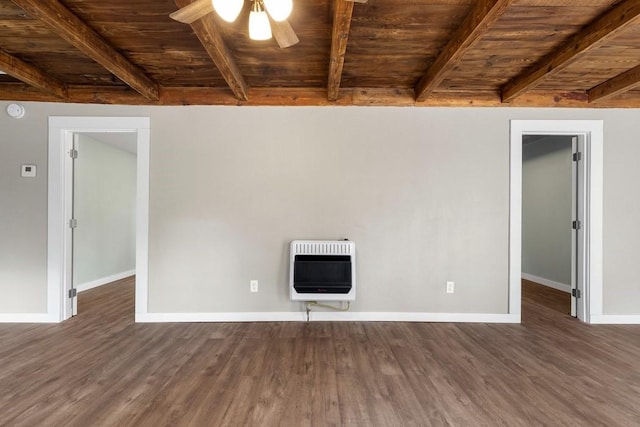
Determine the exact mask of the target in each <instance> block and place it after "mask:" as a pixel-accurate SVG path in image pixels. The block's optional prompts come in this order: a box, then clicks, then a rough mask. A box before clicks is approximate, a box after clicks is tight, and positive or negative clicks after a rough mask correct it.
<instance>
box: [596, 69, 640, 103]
mask: <svg viewBox="0 0 640 427" xmlns="http://www.w3.org/2000/svg"><path fill="white" fill-rule="evenodd" d="M638 87H640V65H639V66H637V67H635V68H632V69H630V70H629V71H625V72H624V73H622V74H620V75H618V76H616V77H614V78H612V79H609V80H607V81H606V82H604V83H600V84H599V85H597V86H595V87H593V88H591V89H589V90H588V91H587V95H588V96H589V102H598V103H599V102H601V101H603V100H605V99H609V98H612V97H614V96H617V95H620V94H622V93H625V92H628V91H630V90H632V89H637V88H638Z"/></svg>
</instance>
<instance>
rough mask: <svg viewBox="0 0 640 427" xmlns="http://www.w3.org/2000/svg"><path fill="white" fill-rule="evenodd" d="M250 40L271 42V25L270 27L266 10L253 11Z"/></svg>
mask: <svg viewBox="0 0 640 427" xmlns="http://www.w3.org/2000/svg"><path fill="white" fill-rule="evenodd" d="M249 38H250V39H251V40H269V39H270V38H271V25H269V17H268V16H267V12H265V11H264V10H261V11H254V10H252V11H251V13H250V14H249Z"/></svg>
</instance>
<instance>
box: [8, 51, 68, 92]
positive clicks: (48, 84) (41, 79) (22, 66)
mask: <svg viewBox="0 0 640 427" xmlns="http://www.w3.org/2000/svg"><path fill="white" fill-rule="evenodd" d="M0 70H2V71H4V72H5V73H7V74H8V75H10V76H12V77H14V78H16V79H18V80H20V81H21V82H24V83H26V84H28V85H30V86H33V87H35V88H38V89H40V90H43V91H45V92H48V93H50V94H53V95H55V96H56V97H58V98H61V99H66V98H67V87H66V86H65V84H64V83H63V82H62V81H60V80H58V79H56V78H54V77H51V76H49V75H47V74H46V73H45V72H43V71H42V70H41V69H39V68H37V67H34V66H33V65H31V64H29V63H27V62H25V61H23V60H22V59H20V58H17V57H15V56H13V55H11V54H9V53H7V52H5V51H4V50H2V49H0Z"/></svg>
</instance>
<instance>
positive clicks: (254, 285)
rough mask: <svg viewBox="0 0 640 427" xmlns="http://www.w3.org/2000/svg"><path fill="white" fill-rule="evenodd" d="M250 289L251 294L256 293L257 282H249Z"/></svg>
mask: <svg viewBox="0 0 640 427" xmlns="http://www.w3.org/2000/svg"><path fill="white" fill-rule="evenodd" d="M250 289H251V292H258V281H257V280H252V281H251V282H250Z"/></svg>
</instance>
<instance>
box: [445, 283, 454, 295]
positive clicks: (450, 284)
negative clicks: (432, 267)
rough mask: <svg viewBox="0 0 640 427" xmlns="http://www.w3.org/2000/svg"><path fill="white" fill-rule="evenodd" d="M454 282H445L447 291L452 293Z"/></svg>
mask: <svg viewBox="0 0 640 427" xmlns="http://www.w3.org/2000/svg"><path fill="white" fill-rule="evenodd" d="M455 284H456V283H455V282H447V293H448V294H452V293H453V290H454V286H455Z"/></svg>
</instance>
